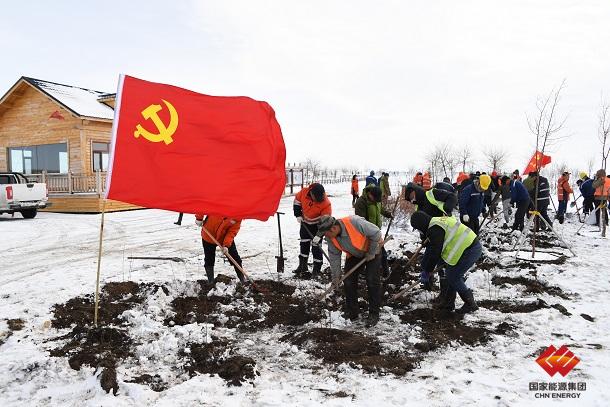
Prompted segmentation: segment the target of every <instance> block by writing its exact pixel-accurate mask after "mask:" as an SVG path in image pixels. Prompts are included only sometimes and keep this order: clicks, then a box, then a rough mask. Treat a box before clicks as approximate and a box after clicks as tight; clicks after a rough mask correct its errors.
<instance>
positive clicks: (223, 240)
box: [195, 214, 245, 284]
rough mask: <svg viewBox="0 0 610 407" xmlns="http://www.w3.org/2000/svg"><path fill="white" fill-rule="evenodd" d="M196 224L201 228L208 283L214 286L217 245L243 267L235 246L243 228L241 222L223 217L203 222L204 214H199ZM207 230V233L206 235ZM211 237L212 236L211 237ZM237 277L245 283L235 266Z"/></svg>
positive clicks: (215, 217) (209, 217)
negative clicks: (236, 238) (237, 236)
mask: <svg viewBox="0 0 610 407" xmlns="http://www.w3.org/2000/svg"><path fill="white" fill-rule="evenodd" d="M195 216H196V221H195V222H196V223H197V225H198V226H202V228H201V241H202V243H203V254H204V265H203V267H204V268H205V274H206V276H207V277H208V282H209V283H210V284H214V282H215V280H214V263H215V261H216V244H217V243H220V244H221V245H222V247H221V248H222V251H223V252H224V253H225V254H229V255H230V256H231V257H232V258H233V259H234V260H235V262H236V263H237V264H238V265H239V266H241V258H240V257H239V253H238V252H237V246H235V241H234V239H235V236H236V235H237V232H239V228H240V227H241V220H237V219H232V218H225V217H222V216H213V215H209V216H207V217H206V219H205V221H204V220H203V214H197V215H195ZM206 230H207V233H206ZM210 235H211V236H210ZM233 267H234V268H235V272H236V273H237V277H238V278H239V281H240V282H241V283H244V281H245V278H244V275H243V274H242V272H241V271H240V270H239V268H238V267H237V265H233Z"/></svg>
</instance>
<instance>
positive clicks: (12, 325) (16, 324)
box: [6, 318, 25, 331]
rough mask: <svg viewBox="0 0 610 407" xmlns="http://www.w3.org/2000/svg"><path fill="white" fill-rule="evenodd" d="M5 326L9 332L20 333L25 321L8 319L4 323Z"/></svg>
mask: <svg viewBox="0 0 610 407" xmlns="http://www.w3.org/2000/svg"><path fill="white" fill-rule="evenodd" d="M6 324H7V325H8V329H10V330H11V331H21V330H22V329H23V327H24V325H25V321H24V320H23V319H21V318H16V319H9V320H8V321H6Z"/></svg>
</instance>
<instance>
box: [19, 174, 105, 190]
mask: <svg viewBox="0 0 610 407" xmlns="http://www.w3.org/2000/svg"><path fill="white" fill-rule="evenodd" d="M26 177H27V178H28V180H30V181H32V182H43V183H46V184H47V190H48V191H49V195H57V194H97V195H99V196H101V195H103V194H104V191H105V189H106V173H105V172H101V171H96V172H95V174H93V175H86V174H73V173H72V172H68V173H67V174H48V173H46V172H43V173H42V174H29V175H26Z"/></svg>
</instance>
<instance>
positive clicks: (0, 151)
mask: <svg viewBox="0 0 610 407" xmlns="http://www.w3.org/2000/svg"><path fill="white" fill-rule="evenodd" d="M114 100H115V95H114V94H112V93H108V92H101V91H96V90H91V89H85V88H79V87H76V86H70V85H63V84H60V83H54V82H48V81H43V80H40V79H34V78H28V77H21V78H20V79H19V80H18V81H17V82H16V83H15V84H14V85H13V86H12V87H11V88H10V89H9V90H8V91H7V92H6V94H4V96H2V98H1V99H0V172H3V171H14V172H22V173H24V174H25V175H26V176H27V177H28V178H29V179H30V180H33V181H38V182H46V183H47V187H48V190H49V201H50V203H51V206H50V208H48V210H50V211H54V212H90V213H91V212H92V213H95V212H100V211H101V202H102V198H101V197H102V196H103V193H104V184H105V178H106V172H105V171H106V170H107V167H108V155H109V151H110V148H109V147H110V138H111V132H112V120H113V117H114ZM134 208H136V207H135V206H133V205H129V204H125V203H122V202H117V201H107V203H106V210H109V211H113V210H125V209H134Z"/></svg>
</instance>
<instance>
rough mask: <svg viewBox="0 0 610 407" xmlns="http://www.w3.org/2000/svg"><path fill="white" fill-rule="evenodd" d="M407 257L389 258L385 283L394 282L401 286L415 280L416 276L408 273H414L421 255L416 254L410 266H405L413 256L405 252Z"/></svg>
mask: <svg viewBox="0 0 610 407" xmlns="http://www.w3.org/2000/svg"><path fill="white" fill-rule="evenodd" d="M406 253H407V257H401V258H389V259H388V266H389V267H390V277H389V278H388V279H387V280H386V281H385V284H386V285H388V284H394V285H396V286H401V285H404V284H406V283H409V282H413V281H415V278H416V277H412V276H411V275H410V273H415V272H416V271H417V270H418V269H419V268H418V267H419V262H420V260H421V256H418V258H417V260H415V261H414V262H413V263H412V265H411V266H407V264H408V263H409V259H410V258H411V256H413V253H411V252H406Z"/></svg>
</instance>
